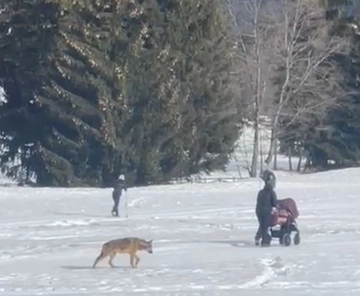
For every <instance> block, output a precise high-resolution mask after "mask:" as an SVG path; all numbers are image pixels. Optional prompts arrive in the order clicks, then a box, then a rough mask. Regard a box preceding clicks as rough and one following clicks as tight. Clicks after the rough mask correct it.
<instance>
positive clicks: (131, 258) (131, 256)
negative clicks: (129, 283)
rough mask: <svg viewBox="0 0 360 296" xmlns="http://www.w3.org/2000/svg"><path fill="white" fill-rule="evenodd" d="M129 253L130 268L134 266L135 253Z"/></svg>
mask: <svg viewBox="0 0 360 296" xmlns="http://www.w3.org/2000/svg"><path fill="white" fill-rule="evenodd" d="M129 255H130V265H131V267H132V268H134V267H135V265H134V259H135V255H134V254H132V253H130V254H129Z"/></svg>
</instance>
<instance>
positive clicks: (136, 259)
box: [134, 254, 140, 267]
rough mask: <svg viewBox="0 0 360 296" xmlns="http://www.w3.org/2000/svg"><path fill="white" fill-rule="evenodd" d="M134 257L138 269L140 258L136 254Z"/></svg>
mask: <svg viewBox="0 0 360 296" xmlns="http://www.w3.org/2000/svg"><path fill="white" fill-rule="evenodd" d="M134 257H135V267H137V266H138V264H139V262H140V258H139V256H137V255H136V254H135V255H134Z"/></svg>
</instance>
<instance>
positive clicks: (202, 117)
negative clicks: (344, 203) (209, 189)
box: [0, 0, 360, 186]
mask: <svg viewBox="0 0 360 296" xmlns="http://www.w3.org/2000/svg"><path fill="white" fill-rule="evenodd" d="M335 2H336V5H335V4H334V3H331V1H319V0H302V1H300V0H276V1H275V0H272V1H270V0H267V1H265V0H202V1H194V0H183V1H178V0H168V1H163V0H146V1H143V0H132V1H130V0H123V1H117V0H96V1H95V0H78V1H69V0H31V1H30V0H22V1H11V0H1V1H0V85H1V87H2V89H3V90H4V94H5V96H4V98H3V99H2V100H1V101H0V145H1V151H2V153H1V169H2V170H3V172H5V173H6V174H7V175H9V176H13V177H15V176H19V175H22V179H23V180H24V181H25V182H27V183H29V182H31V180H32V178H31V177H32V176H36V179H35V183H36V184H37V185H39V186H103V185H107V184H110V182H111V181H112V180H113V179H114V178H116V176H117V175H118V174H120V173H125V174H126V175H127V176H128V179H129V183H130V184H135V185H146V184H155V183H161V182H166V181H168V180H170V179H172V178H174V177H186V176H189V175H191V174H195V173H198V172H201V171H206V172H210V171H212V170H215V169H222V168H224V166H225V165H226V164H227V162H228V160H229V158H230V156H231V153H232V152H233V151H234V147H235V145H236V142H237V140H238V138H239V136H240V135H241V132H242V130H243V127H244V126H245V125H246V124H248V123H249V122H251V124H252V125H253V126H254V131H255V132H254V143H255V145H254V151H253V159H252V163H251V166H250V167H249V172H250V175H251V176H256V175H257V173H258V169H259V168H258V164H259V159H258V158H259V126H260V124H261V117H262V116H266V117H268V118H270V122H271V124H270V126H269V128H270V130H271V145H270V146H271V147H270V149H269V152H268V156H267V158H266V160H265V163H266V164H267V165H270V163H272V162H273V159H274V157H275V156H276V152H277V151H279V150H281V151H286V152H287V153H290V154H291V155H295V154H298V155H303V154H304V153H305V152H306V153H307V157H308V159H309V162H310V165H312V166H316V167H323V168H325V167H328V166H329V161H333V162H335V163H336V164H337V165H340V166H348V165H353V164H356V163H357V161H358V159H359V154H358V149H359V145H360V141H359V139H358V138H359V135H360V134H359V133H358V132H359V130H358V129H359V123H360V122H359V120H360V119H358V116H356V115H357V110H358V94H357V84H356V79H357V78H356V77H357V76H358V74H357V73H358V70H357V69H358V63H357V56H358V48H357V47H356V45H357V36H358V34H357V31H356V29H355V28H356V23H357V17H356V14H354V12H353V11H354V9H355V8H356V6H355V4H354V3H352V4H351V3H349V1H346V2H344V5H340V2H339V1H335ZM354 2H355V1H354Z"/></svg>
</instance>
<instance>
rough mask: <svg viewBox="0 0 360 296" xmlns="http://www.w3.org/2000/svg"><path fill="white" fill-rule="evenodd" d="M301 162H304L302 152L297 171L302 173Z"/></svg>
mask: <svg viewBox="0 0 360 296" xmlns="http://www.w3.org/2000/svg"><path fill="white" fill-rule="evenodd" d="M301 162H302V152H300V156H299V162H298V165H297V171H298V172H300V170H301Z"/></svg>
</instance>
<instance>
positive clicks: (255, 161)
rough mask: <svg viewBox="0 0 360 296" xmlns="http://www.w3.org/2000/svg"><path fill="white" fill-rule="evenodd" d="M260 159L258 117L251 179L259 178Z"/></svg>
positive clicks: (255, 128)
mask: <svg viewBox="0 0 360 296" xmlns="http://www.w3.org/2000/svg"><path fill="white" fill-rule="evenodd" d="M258 159H259V121H258V116H256V119H255V122H254V148H253V155H252V160H251V169H250V177H251V178H255V177H256V176H257V167H258Z"/></svg>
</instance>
